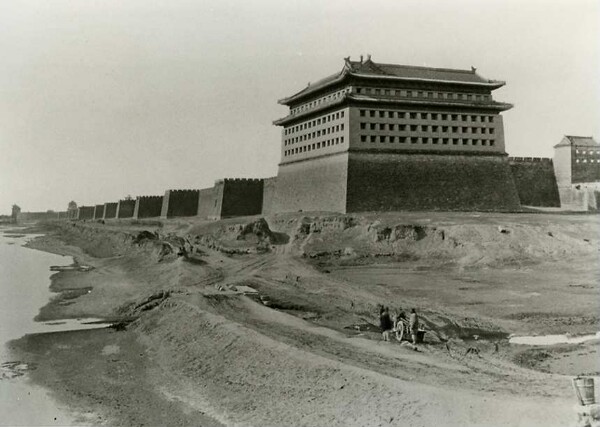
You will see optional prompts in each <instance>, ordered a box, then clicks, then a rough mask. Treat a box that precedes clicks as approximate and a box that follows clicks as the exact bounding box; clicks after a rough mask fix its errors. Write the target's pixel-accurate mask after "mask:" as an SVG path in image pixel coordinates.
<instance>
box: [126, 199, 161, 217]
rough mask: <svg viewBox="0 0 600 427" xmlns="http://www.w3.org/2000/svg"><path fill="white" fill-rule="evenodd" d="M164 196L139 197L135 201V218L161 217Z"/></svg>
mask: <svg viewBox="0 0 600 427" xmlns="http://www.w3.org/2000/svg"><path fill="white" fill-rule="evenodd" d="M162 205H163V196H139V197H136V199H135V208H134V211H133V218H135V219H141V218H155V217H159V216H160V212H161V209H162Z"/></svg>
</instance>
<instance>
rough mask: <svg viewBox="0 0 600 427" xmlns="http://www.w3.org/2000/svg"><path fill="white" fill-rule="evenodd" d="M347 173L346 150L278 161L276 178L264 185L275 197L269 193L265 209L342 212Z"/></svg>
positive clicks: (344, 202) (270, 210) (344, 204)
mask: <svg viewBox="0 0 600 427" xmlns="http://www.w3.org/2000/svg"><path fill="white" fill-rule="evenodd" d="M347 172H348V153H339V154H334V155H329V156H323V157H318V158H314V159H311V160H310V161H299V162H294V163H288V164H281V165H280V166H279V172H278V174H277V179H276V180H275V181H274V183H273V182H269V184H268V187H267V189H268V191H269V192H271V193H273V192H274V193H275V197H272V196H271V201H270V202H267V204H266V210H267V211H268V213H272V212H297V211H330V212H341V213H345V211H346V185H347V182H346V181H347V176H348V175H347ZM273 187H274V188H273ZM273 190H274V191H273ZM263 197H264V196H263Z"/></svg>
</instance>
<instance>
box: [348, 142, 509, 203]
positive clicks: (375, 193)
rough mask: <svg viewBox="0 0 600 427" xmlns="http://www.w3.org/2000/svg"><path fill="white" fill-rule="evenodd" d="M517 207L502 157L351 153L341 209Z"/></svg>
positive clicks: (507, 166)
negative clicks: (346, 188)
mask: <svg viewBox="0 0 600 427" xmlns="http://www.w3.org/2000/svg"><path fill="white" fill-rule="evenodd" d="M395 210H397V211H401V210H448V211H452V210H475V211H477V210H480V211H518V210H520V205H519V197H518V195H517V190H516V188H515V185H514V182H513V179H512V175H511V171H510V166H509V163H508V161H507V159H506V157H504V156H498V155H495V156H494V155H492V156H486V155H447V154H446V155H429V154H392V153H387V154H373V153H359V152H356V153H351V154H350V159H349V166H348V198H347V208H346V211H347V212H364V211H395Z"/></svg>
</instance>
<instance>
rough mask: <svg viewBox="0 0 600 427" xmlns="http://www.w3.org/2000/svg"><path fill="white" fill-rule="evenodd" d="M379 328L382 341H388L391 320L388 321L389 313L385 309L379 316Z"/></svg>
mask: <svg viewBox="0 0 600 427" xmlns="http://www.w3.org/2000/svg"><path fill="white" fill-rule="evenodd" d="M379 326H380V327H381V335H382V336H383V340H384V341H389V340H390V331H391V330H392V327H393V325H392V319H390V313H389V310H388V308H387V307H385V308H384V309H383V311H382V312H381V314H380V316H379Z"/></svg>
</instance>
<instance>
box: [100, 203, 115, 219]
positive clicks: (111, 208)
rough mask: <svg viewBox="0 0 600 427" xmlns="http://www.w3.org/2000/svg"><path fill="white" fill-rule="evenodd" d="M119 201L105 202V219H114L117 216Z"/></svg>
mask: <svg viewBox="0 0 600 427" xmlns="http://www.w3.org/2000/svg"><path fill="white" fill-rule="evenodd" d="M117 205H118V203H117V202H109V203H105V204H104V217H103V219H112V218H116V217H117Z"/></svg>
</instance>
